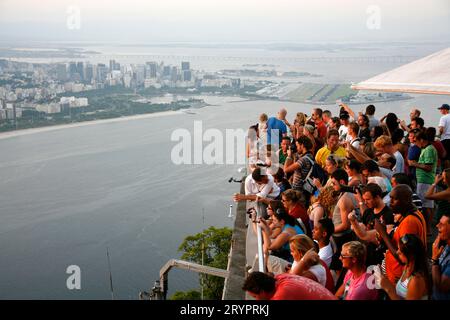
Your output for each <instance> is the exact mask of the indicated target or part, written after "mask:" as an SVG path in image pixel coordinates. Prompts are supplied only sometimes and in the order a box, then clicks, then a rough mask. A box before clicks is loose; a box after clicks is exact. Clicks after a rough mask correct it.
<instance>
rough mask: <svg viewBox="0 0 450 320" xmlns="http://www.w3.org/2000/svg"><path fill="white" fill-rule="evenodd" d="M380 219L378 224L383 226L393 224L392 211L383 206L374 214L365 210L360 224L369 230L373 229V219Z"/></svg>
mask: <svg viewBox="0 0 450 320" xmlns="http://www.w3.org/2000/svg"><path fill="white" fill-rule="evenodd" d="M376 218H378V219H380V222H381V223H382V224H384V225H388V224H394V213H393V212H392V209H391V208H390V207H388V206H384V208H383V210H381V211H380V212H378V213H377V214H375V213H374V212H373V209H366V211H364V214H363V216H362V219H361V220H362V221H361V222H362V223H364V225H365V226H366V227H367V228H368V229H369V230H372V229H374V228H375V219H376Z"/></svg>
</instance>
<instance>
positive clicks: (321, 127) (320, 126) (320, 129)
mask: <svg viewBox="0 0 450 320" xmlns="http://www.w3.org/2000/svg"><path fill="white" fill-rule="evenodd" d="M316 127H317V133H318V134H319V138H320V139H325V137H326V136H327V132H328V129H327V125H326V124H325V122H323V121H318V122H316Z"/></svg>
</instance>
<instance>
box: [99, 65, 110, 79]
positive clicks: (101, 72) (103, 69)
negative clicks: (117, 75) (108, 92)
mask: <svg viewBox="0 0 450 320" xmlns="http://www.w3.org/2000/svg"><path fill="white" fill-rule="evenodd" d="M107 74H108V67H107V66H106V65H105V64H103V63H99V64H97V81H98V82H101V83H104V82H105V81H106V75H107Z"/></svg>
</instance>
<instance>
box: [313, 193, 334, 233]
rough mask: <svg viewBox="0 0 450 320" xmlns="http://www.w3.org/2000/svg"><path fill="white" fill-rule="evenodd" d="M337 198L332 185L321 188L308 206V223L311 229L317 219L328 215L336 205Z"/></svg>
mask: <svg viewBox="0 0 450 320" xmlns="http://www.w3.org/2000/svg"><path fill="white" fill-rule="evenodd" d="M337 200H338V198H337V197H336V196H335V194H334V189H333V187H332V186H328V187H324V188H322V189H321V191H320V193H319V195H318V196H317V197H316V198H315V200H313V203H312V205H310V206H309V208H308V216H309V225H310V228H311V230H313V229H314V226H315V225H317V223H318V221H319V220H320V219H322V218H325V217H330V215H331V212H333V210H334V207H335V206H336V203H337Z"/></svg>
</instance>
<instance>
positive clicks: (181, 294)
mask: <svg viewBox="0 0 450 320" xmlns="http://www.w3.org/2000/svg"><path fill="white" fill-rule="evenodd" d="M200 298H201V295H200V292H199V291H197V290H189V291H177V292H175V293H174V294H173V295H172V296H171V297H170V300H200Z"/></svg>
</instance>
